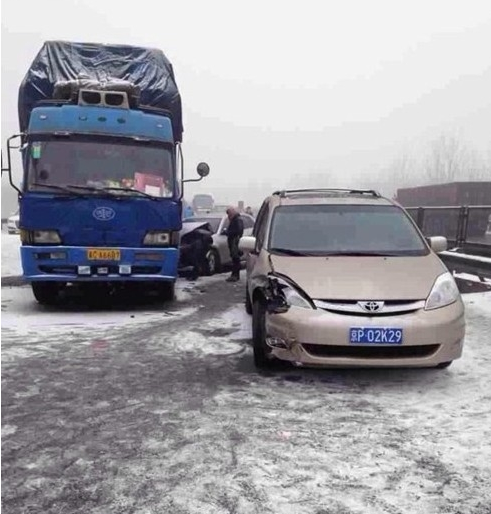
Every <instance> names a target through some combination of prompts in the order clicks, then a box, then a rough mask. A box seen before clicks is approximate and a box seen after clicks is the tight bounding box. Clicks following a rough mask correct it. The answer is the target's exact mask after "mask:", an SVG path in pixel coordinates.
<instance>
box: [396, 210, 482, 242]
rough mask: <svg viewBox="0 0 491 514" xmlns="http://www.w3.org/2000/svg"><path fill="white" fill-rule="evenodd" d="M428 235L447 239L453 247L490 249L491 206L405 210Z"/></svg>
mask: <svg viewBox="0 0 491 514" xmlns="http://www.w3.org/2000/svg"><path fill="white" fill-rule="evenodd" d="M405 209H406V211H407V212H408V213H409V214H410V216H411V217H412V218H413V219H414V221H415V222H416V224H417V225H418V227H419V228H420V229H421V231H422V232H423V234H424V235H425V236H445V237H446V238H447V239H448V241H449V243H450V245H453V246H457V247H463V248H464V249H465V247H466V245H467V249H468V250H469V251H471V246H474V247H475V248H478V247H481V250H482V249H483V248H484V249H485V248H486V247H488V246H490V247H491V234H490V233H489V232H488V231H491V205H446V206H420V207H405Z"/></svg>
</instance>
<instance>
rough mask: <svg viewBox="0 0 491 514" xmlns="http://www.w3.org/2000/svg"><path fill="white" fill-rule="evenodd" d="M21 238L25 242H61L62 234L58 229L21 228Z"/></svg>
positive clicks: (55, 243)
mask: <svg viewBox="0 0 491 514" xmlns="http://www.w3.org/2000/svg"><path fill="white" fill-rule="evenodd" d="M20 239H21V241H22V243H23V244H38V245H49V244H52V245H58V244H61V237H60V234H58V232H57V231H56V230H21V233H20Z"/></svg>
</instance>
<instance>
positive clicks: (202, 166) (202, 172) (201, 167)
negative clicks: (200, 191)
mask: <svg viewBox="0 0 491 514" xmlns="http://www.w3.org/2000/svg"><path fill="white" fill-rule="evenodd" d="M196 171H197V172H198V175H199V176H200V177H201V178H204V177H207V176H208V175H209V174H210V167H209V166H208V164H206V162H200V163H199V164H198V166H197V167H196Z"/></svg>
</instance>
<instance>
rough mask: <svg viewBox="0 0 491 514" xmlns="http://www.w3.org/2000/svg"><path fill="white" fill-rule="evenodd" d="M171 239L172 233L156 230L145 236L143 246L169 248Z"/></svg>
mask: <svg viewBox="0 0 491 514" xmlns="http://www.w3.org/2000/svg"><path fill="white" fill-rule="evenodd" d="M170 239H171V238H170V232H167V231H158V230H154V231H151V232H147V233H146V234H145V237H144V239H143V244H144V245H146V246H169V244H170Z"/></svg>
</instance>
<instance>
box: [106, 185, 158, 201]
mask: <svg viewBox="0 0 491 514" xmlns="http://www.w3.org/2000/svg"><path fill="white" fill-rule="evenodd" d="M102 190H103V191H124V192H126V193H136V194H138V195H141V196H145V197H147V198H151V199H152V200H158V198H159V197H158V196H152V195H149V194H148V193H145V192H144V191H139V190H138V189H131V187H112V186H109V187H103V188H102Z"/></svg>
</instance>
